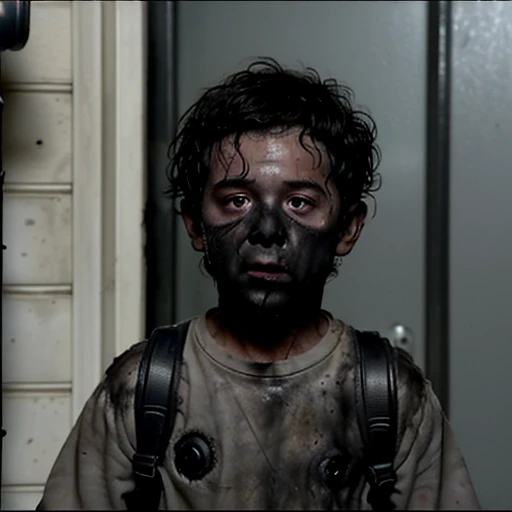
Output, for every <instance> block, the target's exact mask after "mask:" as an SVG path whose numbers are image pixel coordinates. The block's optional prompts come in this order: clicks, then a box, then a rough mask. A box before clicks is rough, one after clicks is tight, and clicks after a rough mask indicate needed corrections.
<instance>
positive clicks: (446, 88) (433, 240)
mask: <svg viewBox="0 0 512 512" xmlns="http://www.w3.org/2000/svg"><path fill="white" fill-rule="evenodd" d="M450 4H451V2H450V1H436V2H428V58H427V61H428V62H427V66H428V69H427V74H428V75H427V76H428V78H427V82H428V83H427V85H428V92H427V198H426V204H427V216H426V218H427V226H426V228H427V229H426V340H427V354H426V357H427V364H426V373H427V376H428V378H429V379H430V380H431V382H432V385H433V388H434V391H435V392H436V394H437V395H438V397H439V400H440V402H441V404H442V406H443V408H444V410H445V411H448V410H449V409H448V406H449V389H448V382H449V380H448V371H449V360H448V357H449V314H450V311H449V263H450V259H449V250H450V247H449V241H450V240H449V226H450V223H449V200H450V153H449V151H450V143H449V139H450V70H451V47H450V45H451V22H452V19H451V18H452V16H451V5H450Z"/></svg>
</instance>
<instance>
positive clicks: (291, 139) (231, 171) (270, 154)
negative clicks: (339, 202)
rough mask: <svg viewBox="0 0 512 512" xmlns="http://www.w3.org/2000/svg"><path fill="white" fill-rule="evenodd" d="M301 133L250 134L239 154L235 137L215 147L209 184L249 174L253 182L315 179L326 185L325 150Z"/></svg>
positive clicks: (242, 144) (246, 136)
mask: <svg viewBox="0 0 512 512" xmlns="http://www.w3.org/2000/svg"><path fill="white" fill-rule="evenodd" d="M299 136H300V130H293V131H288V132H285V133H278V134H273V133H271V134H258V133H247V134H244V135H242V136H241V137H240V146H239V151H237V150H236V148H235V144H234V137H228V138H226V139H224V140H223V141H221V143H220V144H218V145H216V147H215V148H214V150H213V153H212V160H211V167H210V169H211V171H210V176H209V180H208V181H209V182H214V183H215V182H217V181H220V180H223V179H225V178H226V177H232V176H240V175H241V174H244V175H245V174H246V173H247V175H248V176H249V175H250V177H251V179H256V180H257V179H258V178H261V179H265V178H268V179H272V178H273V179H279V178H283V179H310V180H311V179H313V180H315V181H317V180H318V181H323V180H324V179H325V177H326V176H327V173H328V171H329V159H328V157H327V153H326V151H325V149H324V148H323V146H322V145H321V144H319V143H315V142H313V141H312V140H311V138H310V137H309V136H308V135H304V137H303V140H302V144H301V140H300V137H299Z"/></svg>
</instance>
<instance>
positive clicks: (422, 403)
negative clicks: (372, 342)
mask: <svg viewBox="0 0 512 512" xmlns="http://www.w3.org/2000/svg"><path fill="white" fill-rule="evenodd" d="M393 351H394V354H395V361H396V367H397V394H398V413H399V438H403V437H404V435H405V433H406V430H407V429H413V430H416V429H417V428H419V425H420V423H421V422H422V421H423V419H424V418H423V416H424V414H425V411H426V410H427V409H428V410H429V411H431V413H435V412H436V411H437V414H438V415H442V410H441V405H440V404H439V401H438V400H437V397H436V396H435V393H434V391H433V390H432V386H431V384H430V381H429V380H428V379H427V378H426V377H425V375H424V374H423V372H422V371H421V369H420V368H419V367H418V366H417V365H416V364H415V363H414V360H413V358H412V357H411V355H410V354H409V353H407V352H406V351H405V350H403V349H401V348H397V347H394V348H393Z"/></svg>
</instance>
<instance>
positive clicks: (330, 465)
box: [323, 455, 349, 490]
mask: <svg viewBox="0 0 512 512" xmlns="http://www.w3.org/2000/svg"><path fill="white" fill-rule="evenodd" d="M348 466H349V461H348V460H347V457H343V456H342V455H334V456H333V457H330V458H329V459H327V460H326V461H324V463H323V473H324V477H325V481H326V483H327V485H328V486H329V487H330V488H331V489H332V490H339V489H341V487H342V485H343V482H344V481H345V478H346V476H347V471H348Z"/></svg>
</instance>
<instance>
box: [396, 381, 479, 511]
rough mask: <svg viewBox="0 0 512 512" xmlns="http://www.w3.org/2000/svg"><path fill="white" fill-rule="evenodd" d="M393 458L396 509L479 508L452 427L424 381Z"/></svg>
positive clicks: (428, 385) (430, 388)
mask: <svg viewBox="0 0 512 512" xmlns="http://www.w3.org/2000/svg"><path fill="white" fill-rule="evenodd" d="M406 405H407V404H405V406H406ZM396 460H397V490H398V493H397V494H395V495H394V497H396V498H395V499H394V500H393V501H395V503H396V504H397V508H398V509H405V510H480V504H479V502H478V498H477V496H476V494H475V491H474V489H473V484H472V483H471V478H470V475H469V472H468V469H467V467H466V463H465V461H464V458H463V456H462V453H461V451H460V449H459V447H458V444H457V441H456V439H455V435H454V433H453V430H452V428H451V427H450V425H449V423H448V420H447V419H446V417H445V415H444V414H443V411H442V409H441V405H440V403H439V400H438V399H437V397H436V395H435V394H434V391H433V390H432V387H431V385H430V382H428V381H424V388H423V394H422V398H421V401H420V404H419V407H418V408H417V410H416V412H415V413H414V414H413V415H412V417H411V418H410V419H409V420H407V423H406V425H405V432H404V436H403V438H402V442H401V445H400V447H399V451H398V455H397V459H396Z"/></svg>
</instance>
